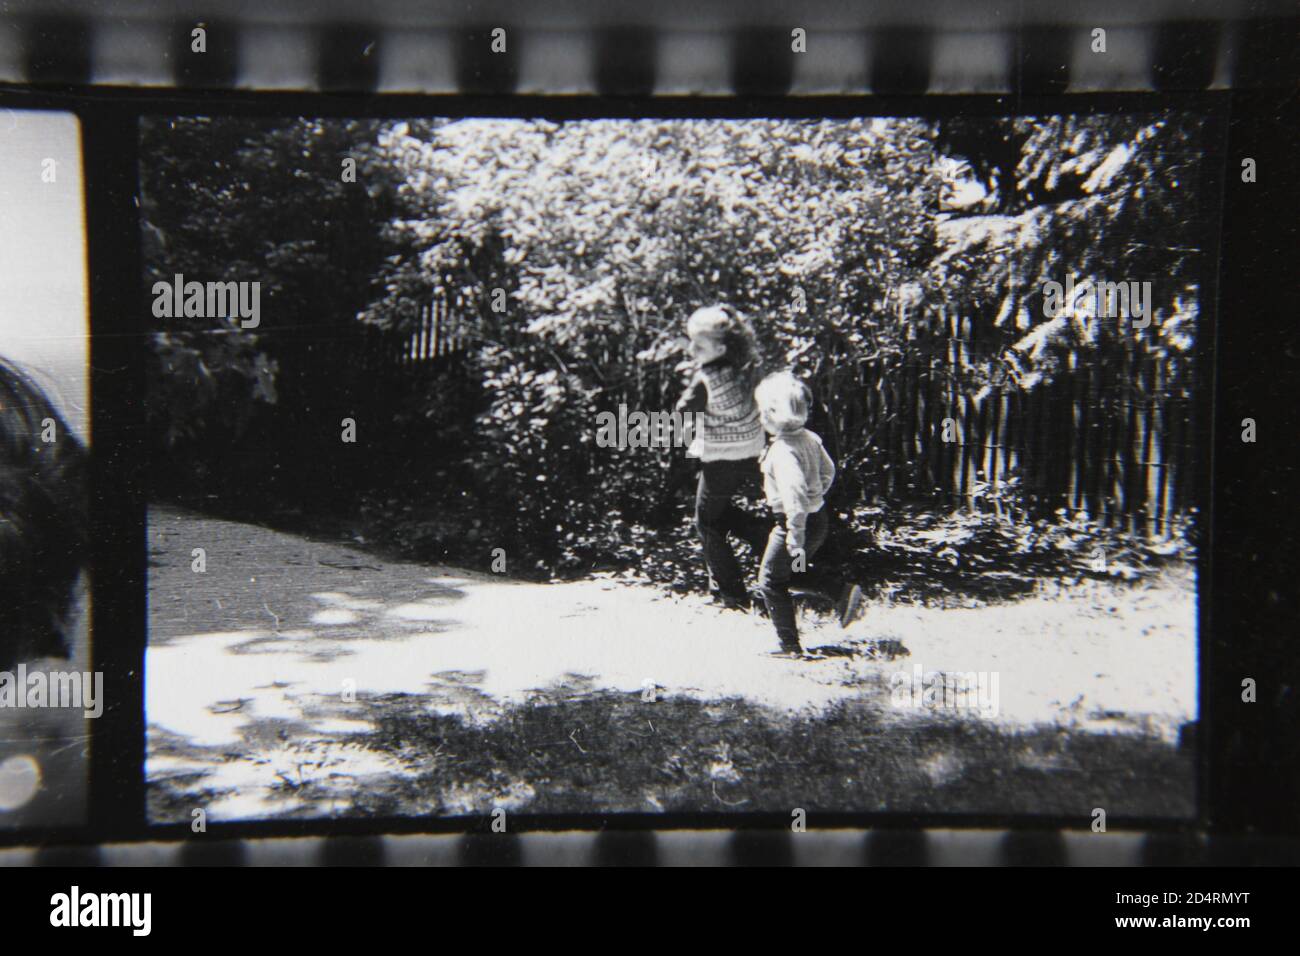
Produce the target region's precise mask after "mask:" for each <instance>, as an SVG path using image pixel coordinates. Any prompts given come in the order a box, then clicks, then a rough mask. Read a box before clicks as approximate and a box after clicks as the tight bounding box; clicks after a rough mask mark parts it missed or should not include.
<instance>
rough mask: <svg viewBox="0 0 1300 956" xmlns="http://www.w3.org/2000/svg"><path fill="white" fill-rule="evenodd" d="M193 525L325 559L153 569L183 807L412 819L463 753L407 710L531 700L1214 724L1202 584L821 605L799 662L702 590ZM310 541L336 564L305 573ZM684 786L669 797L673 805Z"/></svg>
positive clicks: (159, 710) (162, 708) (481, 708)
mask: <svg viewBox="0 0 1300 956" xmlns="http://www.w3.org/2000/svg"><path fill="white" fill-rule="evenodd" d="M190 520H191V521H193V522H194V524H195V526H196V527H195V531H194V532H193V534H194V535H199V536H203V535H208V536H216V537H220V535H222V534H231V533H233V530H234V528H238V529H239V531H240V533H241V534H242V535H243V536H244V538H245V539H247V543H246V547H247V549H248V551H249V552H251V553H254V554H260V555H263V556H265V557H266V558H267V559H268V560H269V559H270V556H271V555H272V553H273V552H274V550H275V549H281V550H282V551H283V552H284V555H283V557H289V556H294V557H297V558H298V559H299V562H300V564H301V565H302V569H301V570H299V571H298V573H297V577H296V578H295V580H294V590H292V591H287V590H286V591H282V592H275V593H265V592H263V591H262V590H260V588H259V585H258V582H255V581H252V580H250V579H251V578H254V577H263V578H264V577H265V572H263V573H261V574H248V573H242V572H241V573H238V574H236V573H227V574H221V573H219V572H217V570H216V569H217V568H218V567H219V566H220V565H219V561H216V560H212V559H211V558H210V564H209V569H210V570H209V571H208V574H207V577H206V578H204V579H197V576H196V575H194V574H193V573H192V572H191V571H190V569H189V567H188V562H187V560H186V555H187V553H188V552H181V553H179V554H178V555H177V556H176V558H175V564H172V565H170V566H169V560H168V559H169V557H170V555H164V556H163V558H162V560H161V561H160V567H158V568H156V569H155V572H154V574H153V576H151V582H150V584H151V635H150V647H149V650H148V657H147V674H146V688H147V691H146V693H147V708H148V711H147V712H148V721H149V725H150V745H151V749H150V758H149V778H150V780H151V781H153V782H155V783H158V784H159V785H160V786H162V787H163V788H164V790H165V792H166V793H168V794H170V795H171V796H172V797H174V798H175V799H178V800H179V799H181V798H182V795H184V794H186V793H188V794H191V796H194V795H196V794H207V795H208V796H209V797H212V798H213V800H214V801H215V802H214V803H213V805H212V807H213V809H211V810H210V813H212V814H213V815H214V816H216V817H219V818H222V817H224V818H229V819H233V818H238V817H242V816H254V817H256V816H275V815H286V814H287V815H295V814H299V813H309V812H310V813H330V812H334V811H332V810H331V809H330V808H331V807H332V806H335V805H338V806H339V807H340V808H342V809H340V810H339V811H338V812H345V810H346V808H347V807H349V806H352V805H353V804H354V803H355V801H356V800H361V799H363V797H362V796H361V795H362V794H363V793H364V792H365V791H364V787H366V786H370V787H377V788H378V790H377V791H376V792H382V793H383V794H386V796H384V797H383V800H389V799H391V800H392V801H395V804H394V805H396V806H400V807H403V808H405V809H404V810H403V812H407V811H409V810H410V809H411V808H412V807H413V806H421V805H423V804H422V803H421V801H422V800H423V799H424V798H422V797H420V796H419V792H420V790H419V788H420V786H421V784H420V783H419V781H420V780H421V779H423V778H424V777H423V775H428V774H431V773H436V772H437V768H438V767H440V766H442V765H443V764H442V762H441V761H442V760H443V755H439V757H438V759H437V760H433V761H432V762H431V761H430V758H429V757H428V756H427V755H425V756H420V755H418V754H408V753H406V752H405V751H404V749H403V748H402V747H397V748H396V749H392V748H387V749H386V748H385V747H380V745H379V744H378V743H376V740H377V739H379V738H380V737H382V735H383V734H385V733H388V731H386V730H384V728H385V727H388V726H390V724H391V721H392V720H393V719H394V717H395V715H403V719H410V720H416V721H418V720H420V719H424V720H426V721H433V720H439V719H454V720H457V721H462V722H464V723H465V726H473V727H479V728H484V729H487V728H491V727H493V726H495V725H496V724H498V723H499V722H501V721H502V720H505V719H507V718H508V719H509V720H510V721H515V720H518V719H519V715H520V713H521V712H522V711H521V708H522V709H523V711H526V710H527V709H528V708H546V707H559V708H563V707H569V706H574V705H576V704H579V703H581V702H583V701H591V700H595V699H599V698H605V697H608V696H609V695H613V697H612V699H618V700H625V701H628V702H629V704H637V703H639V702H640V701H641V700H642V696H641V695H642V694H643V692H644V690H645V689H646V688H654V691H655V693H654V696H655V698H657V699H658V700H659V703H648V702H647V703H645V704H644V706H645V718H644V723H642V722H640V721H634V723H635V725H636V726H637V727H640V728H641V729H636V730H629V731H627V732H628V733H631V734H633V735H634V736H640V735H646V734H651V735H653V734H655V733H657V731H656V730H655V729H654V728H655V724H654V721H655V720H656V719H657V718H656V716H655V715H656V713H657V711H656V710H655V708H656V707H659V706H661V705H662V704H663V702H664V701H665V700H668V701H686V700H692V701H697V702H699V704H700V705H701V706H702V707H704V708H705V710H706V711H707V710H709V709H710V708H721V710H720V711H719V713H723V712H726V713H730V712H731V709H732V708H734V706H735V704H734V702H735V701H737V700H743V701H745V702H746V705H747V706H751V707H755V708H761V709H762V712H763V713H770V714H784V715H789V716H790V717H794V716H796V715H800V719H809V720H815V719H819V715H825V714H829V713H831V712H832V711H833V710H834V709H835V708H836V707H838V706H840V705H843V704H863V703H865V704H869V706H870V708H871V712H872V713H874V714H875V715H876V716H875V717H874V718H872V719H873V720H874V721H875V722H876V724H878V725H879V726H881V727H893V728H897V729H898V730H900V731H903V732H904V737H903V738H902V739H907V737H906V734H912V733H919V732H922V731H925V730H926V729H927V728H935V727H940V728H942V727H947V726H953V727H956V726H957V725H958V724H971V723H973V724H975V725H981V726H985V727H988V728H990V729H991V730H993V729H996V731H997V732H999V733H1002V732H1009V733H1018V732H1022V731H1026V730H1033V729H1035V728H1040V727H1050V728H1068V729H1071V730H1077V731H1087V732H1097V733H1104V734H1127V735H1132V736H1134V737H1135V738H1143V739H1158V740H1163V741H1166V742H1172V741H1175V740H1176V739H1177V734H1178V729H1179V727H1180V726H1181V725H1182V724H1183V723H1185V722H1186V721H1188V720H1192V719H1194V718H1195V712H1196V654H1195V586H1194V581H1192V580H1190V579H1187V578H1184V579H1181V580H1165V581H1162V582H1160V583H1159V584H1158V585H1156V584H1151V585H1145V586H1141V587H1133V586H1126V585H1087V586H1084V587H1080V588H1075V589H1066V590H1065V591H1062V592H1058V593H1056V594H1054V595H1051V596H1048V595H1046V594H1043V595H1037V596H1034V597H1031V598H1027V599H1024V600H1020V601H1015V602H1008V603H1003V604H995V605H985V606H977V607H971V608H949V609H947V610H942V609H938V608H929V607H924V606H919V605H911V604H892V603H890V602H889V601H888V600H887V599H881V600H877V601H875V602H871V603H869V604H868V606H867V607H866V610H865V614H864V616H863V617H862V618H861V619H860V620H858V621H857V622H855V623H854V624H853V625H851V626H850V627H849V628H848V629H847V630H842V629H841V628H840V627H839V626H838V624H836V623H834V622H833V621H832V619H831V617H830V615H829V614H828V613H826V612H825V611H824V610H821V609H814V608H811V607H802V609H801V610H800V628H801V630H802V633H803V639H804V646H805V647H806V648H808V649H809V650H810V652H811V654H810V657H811V659H806V660H797V659H796V660H789V659H779V658H772V657H770V656H769V655H768V652H769V651H771V650H773V649H774V648H775V638H774V636H773V634H772V632H771V627H770V625H769V623H768V622H767V621H766V620H764V619H763V618H762V617H761V616H759V615H758V614H757V613H741V612H736V611H726V610H721V609H718V608H715V607H712V606H709V605H708V604H706V603H705V601H704V600H703V598H702V597H700V596H695V595H690V596H684V597H680V596H671V595H667V594H664V593H663V592H661V591H659V590H658V589H655V588H653V587H650V586H647V585H644V584H636V583H631V582H628V581H625V580H614V579H611V578H605V577H594V578H591V579H588V580H583V581H570V582H561V583H552V584H533V583H526V582H520V581H513V580H508V579H504V578H493V577H491V576H488V575H474V574H456V575H454V576H449V575H447V574H445V573H443V572H442V571H440V570H436V569H431V568H428V567H423V566H418V565H409V564H394V565H390V566H388V567H385V568H384V569H383V570H382V572H381V573H380V574H378V575H365V574H362V573H360V572H355V571H342V570H340V569H338V568H336V567H334V565H340V564H341V565H351V566H354V565H356V563H357V562H356V561H355V555H353V554H351V553H350V552H349V551H348V549H346V548H345V547H343V546H324V545H320V544H314V543H309V542H304V541H302V540H301V539H298V538H295V537H293V536H289V535H282V534H278V533H276V532H272V531H268V530H266V529H262V528H257V527H254V526H234V528H232V527H231V523H229V522H215V521H212V520H211V519H204V518H193V517H192V518H190ZM209 526H221V527H209ZM304 549H311V550H313V551H314V552H315V553H316V555H317V556H318V559H317V560H315V561H312V562H305V561H302V560H301V555H300V552H301V551H303V550H304ZM327 549H331V550H327ZM210 553H211V552H210ZM370 560H374V559H373V558H372V559H370ZM308 569H310V570H308ZM182 585H184V587H182ZM200 585H201V586H200ZM186 587H188V588H189V590H188V592H187V591H186ZM160 591H161V592H163V593H169V594H176V593H180V594H182V595H188V599H189V601H190V602H191V603H193V604H195V605H201V604H203V603H204V601H206V600H208V594H209V593H210V594H211V595H212V597H213V598H215V597H216V596H217V595H219V596H220V598H219V599H220V600H221V601H222V603H223V606H225V607H235V606H238V605H240V604H241V603H248V602H249V601H252V602H255V603H256V604H257V605H259V606H264V608H265V609H269V610H270V611H271V616H270V617H268V615H267V614H266V613H265V610H264V611H263V613H261V614H256V613H254V614H252V615H251V616H242V617H241V616H240V615H238V614H234V615H232V617H234V618H235V619H236V620H246V621H249V622H250V626H243V627H233V628H232V627H227V628H214V629H210V630H195V631H186V630H185V629H184V626H183V624H184V622H185V621H186V620H191V619H193V616H190V615H185V614H181V615H177V614H176V613H175V605H174V604H173V605H172V609H171V611H170V612H169V613H166V614H164V613H162V612H161V611H159V612H156V613H155V606H154V603H153V601H152V598H153V596H154V595H155V594H157V593H159V592H160ZM205 620H209V618H205ZM914 667H919V668H921V669H922V670H923V672H927V673H928V672H936V671H937V672H943V673H945V674H948V673H953V674H961V673H965V672H989V671H993V672H997V674H998V676H999V685H998V690H999V699H998V701H997V705H998V706H997V709H996V713H989V714H984V713H980V712H977V711H964V712H961V713H959V714H953V713H950V712H946V711H943V710H932V709H926V708H919V709H918V708H915V707H913V708H910V709H909V708H906V707H904V708H899V707H897V706H894V705H893V704H892V702H891V679H892V678H894V676H895V675H897V674H899V673H905V674H911V673H912V670H913V668H914ZM720 702H721V703H720ZM421 715H422V716H421ZM584 734H587V736H584ZM589 734H590V731H582V730H581V729H580V728H578V727H567V728H566V727H560V728H557V730H556V732H555V734H554V738H555V739H554V740H551V741H549V742H548V743H547V746H548V747H549V746H558V747H569V748H573V752H574V753H575V754H577V755H578V756H582V755H583V754H585V753H586V752H588V751H589V750H590V748H591V747H592V746H593V745H595V742H594V741H593V739H592V738H591V737H590V735H589ZM386 746H387V745H386ZM376 748H378V751H377V750H376ZM379 751H382V752H379ZM456 759H457V760H463V759H464V755H459V756H458V757H457V758H456ZM917 759H919V760H920V761H921V762H920V764H919V765H918V769H917V770H916V773H917V774H919V776H917V777H916V779H917V780H919V781H928V782H929V783H928V784H927V785H933V786H945V785H947V783H948V782H950V781H951V780H952V779H954V777H955V776H958V775H960V774H961V773H962V767H963V763H962V761H963V759H965V758H964V757H963V755H962V754H961V753H958V752H956V751H955V750H953V749H952V748H951V747H945V748H940V749H938V750H935V751H934V752H930V753H926V754H920V755H918V757H917ZM1063 759H1064V758H1063V757H1062V756H1061V755H1060V754H1053V753H1051V752H1045V751H1043V750H1042V749H1041V748H1040V749H1039V750H1036V751H1028V752H1024V753H1021V754H1019V755H1018V756H1017V757H1016V763H1015V765H1016V766H1019V767H1023V768H1025V769H1026V770H1027V771H1028V770H1040V769H1045V768H1051V767H1053V766H1056V765H1057V763H1059V762H1060V761H1061V760H1063ZM1054 761H1055V762H1057V763H1054ZM714 765H716V768H715V769H716V773H715V774H714V777H713V778H711V779H713V780H714V783H715V784H718V785H732V784H734V783H735V782H734V781H732V782H731V783H729V782H728V781H729V778H730V776H731V774H732V773H733V772H734V773H735V774H738V775H741V776H740V777H738V778H737V779H743V774H744V768H743V767H740V766H739V765H738V764H734V758H732V757H726V758H725V759H724V757H721V756H715V757H713V758H711V759H710V762H709V766H714ZM728 767H732V768H733V769H732V770H731V771H728V769H727V768H728ZM534 782H535V781H534ZM735 785H738V784H735ZM465 786H466V787H468V789H462V790H461V791H457V793H456V794H455V795H451V796H448V795H447V794H446V793H444V795H443V797H444V799H443V802H442V804H441V806H443V807H444V812H445V808H447V807H449V806H452V805H455V806H457V807H477V806H481V805H482V804H483V801H484V800H486V799H488V796H492V798H493V799H515V800H518V801H522V802H524V803H526V802H527V801H526V800H525V799H524V796H523V795H526V794H529V793H531V792H532V791H531V789H530V788H529V785H528V784H527V783H526V782H525V781H521V780H503V781H498V783H497V784H494V785H493V786H494V787H495V788H496V789H495V790H494V791H493V794H489V795H487V796H485V794H486V793H487V791H482V792H479V791H475V790H474V788H473V787H472V786H469V785H468V784H466V785H465ZM512 788H513V789H512ZM666 793H667V792H665V793H660V794H659V795H657V796H655V797H654V798H653V801H651V803H650V805H651V806H653V802H654V801H659V802H660V803H663V802H664V801H665V800H667V801H668V802H669V803H671V799H672V798H671V795H670V794H667V795H666ZM219 794H224V796H221V797H220V799H216V795H219ZM512 795H513V796H512ZM196 798H197V797H196ZM376 799H379V798H376ZM530 799H531V798H530ZM380 802H381V803H382V802H383V801H382V800H381V801H380ZM204 805H205V806H207V805H208V804H206V803H205V804H204ZM521 805H522V804H521ZM430 812H432V810H430ZM465 812H469V811H468V810H466V811H465Z"/></svg>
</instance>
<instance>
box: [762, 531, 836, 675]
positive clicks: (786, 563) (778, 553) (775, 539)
mask: <svg viewBox="0 0 1300 956" xmlns="http://www.w3.org/2000/svg"><path fill="white" fill-rule="evenodd" d="M777 519H778V520H777V523H776V527H774V528H773V529H772V533H771V534H769V535H768V537H767V550H766V551H765V552H764V553H763V568H762V570H761V571H760V572H759V575H758V586H759V587H760V588H761V589H762V591H763V601H764V602H765V603H766V604H767V614H768V617H770V618H771V619H772V624H773V626H774V627H775V628H776V636H777V637H779V638H780V639H781V649H782V650H784V651H798V650H799V649H800V648H799V628H798V627H797V626H796V625H795V622H794V602H793V601H792V600H791V599H790V578H791V577H792V575H793V574H794V569H793V567H792V566H791V565H792V562H793V559H792V558H791V557H790V552H789V550H787V547H786V530H785V521H784V516H783V515H777ZM827 524H828V520H827V516H826V508H825V507H823V508H822V509H821V510H820V511H815V512H813V513H812V514H810V515H809V516H808V522H807V524H806V525H805V526H804V552H805V557H804V560H805V562H809V563H810V562H811V561H812V557H813V555H814V554H816V553H817V549H818V548H820V547H821V546H822V545H823V544H824V543H825V542H826V528H827Z"/></svg>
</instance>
